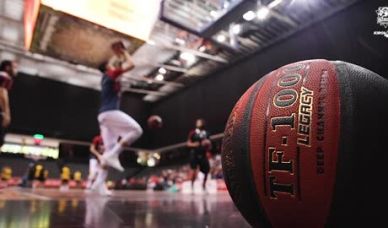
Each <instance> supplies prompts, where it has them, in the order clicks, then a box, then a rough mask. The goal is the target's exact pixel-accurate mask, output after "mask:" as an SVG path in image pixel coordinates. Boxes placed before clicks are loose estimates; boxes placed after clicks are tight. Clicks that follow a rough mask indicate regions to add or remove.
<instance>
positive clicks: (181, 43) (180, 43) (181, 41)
mask: <svg viewBox="0 0 388 228" xmlns="http://www.w3.org/2000/svg"><path fill="white" fill-rule="evenodd" d="M175 43H177V44H179V45H185V44H186V41H185V40H183V39H181V38H175Z"/></svg>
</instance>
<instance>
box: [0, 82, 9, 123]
mask: <svg viewBox="0 0 388 228" xmlns="http://www.w3.org/2000/svg"><path fill="white" fill-rule="evenodd" d="M0 108H1V111H2V113H1V115H2V116H3V122H2V123H1V124H2V126H3V127H8V125H9V124H10V122H11V112H10V109H9V99H8V91H7V89H5V88H3V87H0Z"/></svg>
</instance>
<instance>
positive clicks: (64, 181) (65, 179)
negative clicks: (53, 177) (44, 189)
mask: <svg viewBox="0 0 388 228" xmlns="http://www.w3.org/2000/svg"><path fill="white" fill-rule="evenodd" d="M70 177H71V170H70V168H69V167H68V166H66V165H64V166H62V168H61V186H60V188H59V190H60V191H67V190H69V182H70V179H71V178H70Z"/></svg>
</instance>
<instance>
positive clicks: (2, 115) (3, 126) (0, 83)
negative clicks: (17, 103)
mask: <svg viewBox="0 0 388 228" xmlns="http://www.w3.org/2000/svg"><path fill="white" fill-rule="evenodd" d="M14 77H16V63H15V62H13V61H10V60H4V61H2V62H1V63H0V146H2V145H3V144H4V137H5V133H6V130H7V128H8V126H9V125H10V123H11V110H10V105H9V91H10V90H11V88H12V84H13V78H14Z"/></svg>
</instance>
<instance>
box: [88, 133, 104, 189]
mask: <svg viewBox="0 0 388 228" xmlns="http://www.w3.org/2000/svg"><path fill="white" fill-rule="evenodd" d="M89 151H90V157H89V175H88V180H87V182H86V189H87V190H89V189H90V187H91V186H92V184H93V182H94V181H95V179H96V177H97V174H98V169H99V168H100V157H101V155H102V153H103V152H104V143H103V141H102V137H101V135H97V136H95V137H94V138H93V141H92V144H90V148H89Z"/></svg>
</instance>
